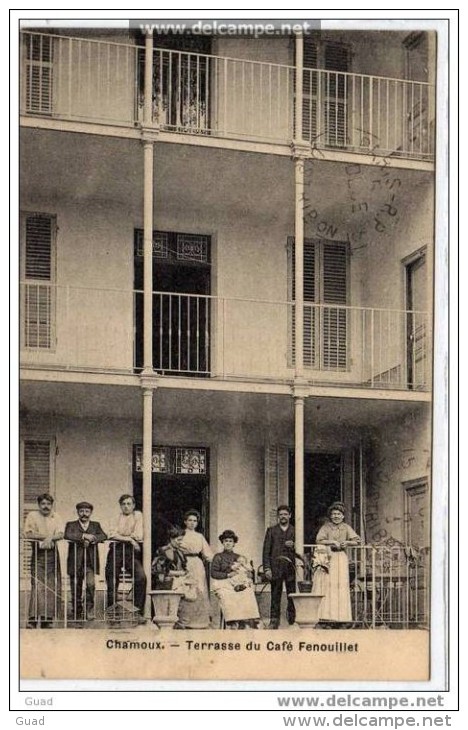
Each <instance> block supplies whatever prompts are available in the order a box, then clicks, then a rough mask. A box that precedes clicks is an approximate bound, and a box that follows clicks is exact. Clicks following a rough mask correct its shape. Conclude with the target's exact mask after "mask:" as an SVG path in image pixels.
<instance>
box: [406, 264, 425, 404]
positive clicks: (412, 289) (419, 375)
mask: <svg viewBox="0 0 468 730" xmlns="http://www.w3.org/2000/svg"><path fill="white" fill-rule="evenodd" d="M405 279H406V312H407V315H406V317H407V320H406V373H407V382H408V388H409V389H410V390H414V389H418V388H422V387H424V386H425V384H426V316H427V315H426V302H427V297H426V288H427V272H426V254H425V252H422V253H419V254H417V255H416V256H414V257H413V258H412V259H411V260H410V261H408V262H407V263H406V264H405Z"/></svg>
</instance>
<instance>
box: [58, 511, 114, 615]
mask: <svg viewBox="0 0 468 730" xmlns="http://www.w3.org/2000/svg"><path fill="white" fill-rule="evenodd" d="M76 511H77V514H78V519H77V520H74V521H73V522H67V524H66V525H65V540H68V541H69V543H70V544H69V546H68V557H67V573H68V575H69V576H70V584H71V591H72V610H73V616H72V620H73V621H76V622H80V621H81V620H84V621H91V620H93V619H94V595H95V575H96V573H99V552H98V548H97V546H98V543H100V542H104V540H106V539H107V535H106V533H105V532H104V531H103V529H102V527H101V525H100V524H99V522H94V521H92V520H91V514H92V511H93V505H92V504H90V502H78V504H77V505H76ZM83 581H84V582H85V585H86V591H85V593H84V601H83Z"/></svg>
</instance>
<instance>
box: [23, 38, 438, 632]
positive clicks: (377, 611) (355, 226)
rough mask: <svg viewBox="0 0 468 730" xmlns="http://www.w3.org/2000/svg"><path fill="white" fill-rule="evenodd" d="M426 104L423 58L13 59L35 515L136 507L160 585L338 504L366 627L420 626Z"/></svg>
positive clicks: (309, 533)
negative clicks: (193, 537) (173, 561)
mask: <svg viewBox="0 0 468 730" xmlns="http://www.w3.org/2000/svg"><path fill="white" fill-rule="evenodd" d="M434 84H435V37H433V35H432V34H427V33H412V34H410V35H408V34H406V33H402V32H391V31H389V32H370V31H366V32H364V31H355V32H338V31H336V32H322V33H317V34H311V35H310V36H297V37H286V36H283V37H275V38H273V39H264V38H262V39H255V38H222V37H218V38H215V37H203V36H202V37H193V36H192V37H190V36H179V37H177V36H170V35H169V36H165V37H162V36H159V37H158V36H150V35H147V36H146V37H145V36H143V35H139V34H136V33H134V34H131V33H123V32H122V31H117V30H113V31H108V32H104V31H82V32H80V31H79V30H77V29H75V30H74V31H73V32H67V31H63V30H55V31H52V32H43V31H40V32H36V31H35V30H34V29H32V30H28V31H25V32H23V33H22V41H21V110H20V111H21V117H20V123H21V138H20V139H21V222H20V234H21V241H20V258H21V283H20V303H21V308H20V319H21V321H20V327H21V353H20V366H21V395H20V400H21V414H20V429H21V485H20V489H21V506H22V510H23V512H24V513H25V514H26V513H27V512H28V511H30V510H32V509H35V507H36V505H35V500H36V497H37V495H38V494H40V493H41V492H44V491H49V492H50V493H52V494H53V495H54V497H55V500H56V507H57V511H58V512H59V513H60V515H61V516H62V518H63V519H65V520H71V519H73V518H74V514H75V510H74V506H75V504H76V503H77V502H79V501H81V500H89V501H90V502H92V503H93V505H94V516H95V518H96V519H98V520H99V521H100V522H101V523H102V524H103V525H104V526H105V525H106V524H107V523H108V522H109V520H110V519H111V518H112V517H113V516H114V515H115V513H116V512H117V511H118V498H119V496H120V495H121V494H123V493H126V492H129V493H132V494H134V496H135V499H136V502H137V506H138V508H140V509H142V511H143V515H144V523H145V542H144V548H143V560H144V566H145V569H146V572H147V574H149V573H150V564H151V556H152V554H154V552H155V550H156V548H157V547H158V546H160V545H161V544H163V543H164V542H165V541H166V539H167V527H168V525H170V524H174V523H176V524H180V523H181V520H182V516H183V513H184V512H185V510H186V509H188V508H195V509H197V510H198V511H199V512H200V513H201V515H202V525H201V528H202V531H203V533H204V535H205V537H206V539H207V540H208V542H209V543H210V544H211V546H212V547H213V549H215V550H216V549H218V542H217V536H218V534H219V533H220V532H222V531H223V530H224V529H226V528H229V529H233V530H235V532H236V533H237V534H238V535H239V538H240V542H239V547H240V549H241V551H242V552H243V553H244V554H246V555H248V556H249V557H250V558H251V559H252V561H253V563H254V565H255V566H256V567H257V566H259V565H260V563H261V550H262V541H263V536H264V533H265V528H266V527H267V526H268V525H270V524H272V523H274V522H275V520H276V508H277V506H278V505H279V504H281V503H285V502H286V503H289V504H290V505H291V506H292V508H293V511H294V518H295V525H296V532H297V546H296V547H297V550H298V552H300V553H301V552H303V551H304V550H306V551H307V550H311V549H312V546H313V544H314V541H315V537H316V534H317V531H318V529H319V527H320V525H321V524H322V521H323V517H324V515H325V514H326V510H327V507H328V505H329V504H330V503H331V502H333V501H335V500H336V499H340V500H342V501H343V502H344V503H345V505H346V507H347V521H348V522H350V523H351V524H352V526H353V527H354V529H355V530H356V531H357V532H358V533H359V534H360V536H361V538H362V543H363V546H362V547H361V548H359V549H356V550H355V551H354V553H353V556H351V557H350V560H351V564H352V569H351V572H350V578H351V581H350V584H351V591H352V600H353V611H354V616H353V618H354V620H355V624H356V625H359V626H362V625H366V626H375V625H377V624H382V623H384V624H385V625H388V626H400V627H401V626H402V625H403V626H405V627H408V626H421V625H425V624H427V621H428V601H427V596H428V589H429V583H428V575H429V573H428V568H429V555H430V550H429V549H430V470H431V466H430V464H431V387H432V386H431V364H432V276H433V275H432V271H433V240H434V224H433V215H434V203H433V197H434V118H435V102H434V95H435V86H434ZM100 549H102V551H103V556H104V555H105V551H106V546H105V545H103V546H102V548H100ZM60 550H62V551H63V550H65V546H64V545H61V546H60ZM23 552H24V558H23V560H24V581H23V584H22V587H23V589H24V594H25V596H26V594H27V592H28V570H27V558H28V548H27V547H26V546H24V550H23ZM103 563H104V561H103V560H101V565H103ZM103 587H104V577H103V575H101V576H100V578H99V579H98V590H99V589H100V588H103ZM64 621H65V623H66V616H65V619H64Z"/></svg>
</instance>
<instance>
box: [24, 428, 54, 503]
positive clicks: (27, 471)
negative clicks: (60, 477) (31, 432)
mask: <svg viewBox="0 0 468 730" xmlns="http://www.w3.org/2000/svg"><path fill="white" fill-rule="evenodd" d="M23 488H24V496H23V499H24V503H25V505H26V504H28V505H35V504H36V499H37V497H38V496H39V495H40V494H42V492H47V491H48V490H49V488H50V441H25V442H24V474H23Z"/></svg>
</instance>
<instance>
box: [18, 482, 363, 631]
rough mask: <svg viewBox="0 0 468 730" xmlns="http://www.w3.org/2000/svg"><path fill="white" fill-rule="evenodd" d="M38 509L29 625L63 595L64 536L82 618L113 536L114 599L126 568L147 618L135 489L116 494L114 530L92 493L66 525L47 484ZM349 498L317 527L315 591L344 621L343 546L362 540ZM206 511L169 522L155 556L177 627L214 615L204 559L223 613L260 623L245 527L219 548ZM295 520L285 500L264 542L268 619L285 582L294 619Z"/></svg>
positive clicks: (29, 531)
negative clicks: (95, 515)
mask: <svg viewBox="0 0 468 730" xmlns="http://www.w3.org/2000/svg"><path fill="white" fill-rule="evenodd" d="M37 503H38V511H37V512H30V513H29V514H28V515H27V517H26V522H25V527H24V537H25V538H26V539H28V540H30V541H31V543H32V558H31V597H30V604H29V621H28V626H29V627H30V628H34V627H41V628H48V627H50V626H51V625H52V623H53V621H54V620H55V619H57V618H59V616H58V609H57V607H58V606H60V604H61V599H60V596H61V571H60V561H59V555H58V551H57V542H58V541H59V540H62V539H65V540H68V542H69V546H68V556H67V573H68V575H69V577H70V584H71V597H72V616H73V619H74V620H76V621H78V622H81V621H83V620H92V619H93V618H94V603H95V575H96V573H99V552H98V547H97V546H98V545H99V543H102V542H104V541H105V540H109V551H108V553H107V560H106V566H105V578H106V585H107V605H108V607H111V606H113V605H116V604H117V601H118V598H119V593H118V591H119V584H120V582H121V580H122V575H125V574H126V575H128V576H130V580H131V583H132V588H133V593H132V602H133V604H134V606H135V609H136V617H137V620H138V622H139V623H144V622H145V618H144V606H145V598H146V589H147V579H146V575H145V571H144V569H143V564H142V543H143V516H142V513H141V512H140V511H138V510H136V509H135V500H134V498H133V496H132V495H130V494H123V495H122V496H121V497H120V499H119V505H120V514H119V515H118V517H117V519H116V520H115V521H114V523H113V524H112V525H111V526H110V529H109V530H108V532H107V534H106V533H105V532H104V530H103V529H102V527H101V525H100V524H99V522H96V521H93V520H91V515H92V512H93V506H92V504H90V503H89V502H79V503H78V504H77V505H76V511H77V517H78V519H77V520H75V521H72V522H67V523H66V525H65V527H63V523H62V522H61V520H60V518H59V517H58V515H57V514H56V513H55V512H54V510H53V504H54V500H53V497H52V496H51V495H50V494H41V495H40V496H39V497H38V499H37ZM344 516H345V508H344V505H343V504H342V503H341V502H335V503H334V504H332V505H331V507H330V509H329V510H328V521H327V522H326V523H325V524H324V525H323V526H322V527H321V528H320V530H319V532H318V534H317V537H316V543H317V545H318V546H320V547H317V548H316V549H315V553H314V559H313V561H314V562H313V567H314V571H315V579H314V584H313V592H314V593H315V594H316V595H323V596H324V598H323V600H322V607H321V622H322V624H323V625H335V624H337V625H339V624H343V623H346V622H349V621H351V620H352V618H351V602H350V594H349V571H348V558H347V554H346V548H347V547H350V546H353V545H358V544H359V542H360V538H359V536H358V535H357V534H356V532H354V530H353V529H352V528H351V527H350V526H349V525H347V524H346V523H345V522H344ZM199 526H200V514H199V513H198V512H197V511H196V510H188V511H187V512H186V513H185V515H184V518H183V527H179V526H173V527H171V528H170V529H169V531H168V538H169V542H168V543H167V544H166V545H164V546H162V547H161V548H159V549H158V551H157V554H156V556H155V557H154V559H153V561H152V585H153V587H155V588H157V587H158V586H163V585H166V586H167V585H170V586H171V589H172V590H177V591H178V592H179V593H180V594H181V600H180V603H179V610H178V616H177V623H176V625H175V628H178V629H205V628H208V627H209V626H210V625H211V604H210V599H209V591H208V581H207V572H208V570H207V567H206V566H208V565H209V566H210V567H209V574H210V576H211V588H212V590H213V592H214V593H215V594H216V596H217V597H218V600H219V604H220V609H221V612H222V620H223V623H224V625H225V626H226V627H227V628H233V629H237V628H247V627H249V628H257V627H259V626H260V625H261V622H260V614H259V610H258V604H257V599H256V595H255V586H254V581H253V566H252V564H251V563H250V562H249V561H248V559H247V558H246V556H244V555H242V554H240V553H238V552H236V549H235V548H236V544H237V542H238V536H237V535H236V534H235V533H234V532H233V531H232V530H224V531H223V532H222V533H221V534H220V535H219V541H220V543H221V545H222V550H220V551H219V552H217V553H213V551H212V549H211V548H210V546H209V544H208V542H207V541H206V540H205V538H204V536H203V535H202V533H201V532H199V531H198V529H197V528H198V527H199ZM296 558H297V555H296V552H295V529H294V526H293V525H292V524H291V510H290V508H289V506H288V505H280V506H279V507H278V510H277V524H276V525H275V526H274V527H269V528H268V529H267V531H266V534H265V539H264V543H263V572H264V576H265V579H266V581H268V582H269V583H270V585H271V603H270V623H269V625H268V628H271V629H278V627H279V625H280V612H281V596H282V592H283V585H285V589H286V595H287V607H286V617H287V621H288V623H289V624H294V622H295V609H294V603H293V600H292V599H291V597H290V595H291V594H292V593H294V592H295V590H296Z"/></svg>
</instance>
